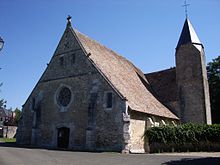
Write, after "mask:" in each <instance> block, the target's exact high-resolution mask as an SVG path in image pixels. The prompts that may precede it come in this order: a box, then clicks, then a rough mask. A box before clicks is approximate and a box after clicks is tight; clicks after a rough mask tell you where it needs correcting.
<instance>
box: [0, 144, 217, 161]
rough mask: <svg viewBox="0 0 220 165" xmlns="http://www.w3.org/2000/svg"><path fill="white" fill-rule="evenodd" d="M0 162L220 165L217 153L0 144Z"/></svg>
mask: <svg viewBox="0 0 220 165" xmlns="http://www.w3.org/2000/svg"><path fill="white" fill-rule="evenodd" d="M0 165H220V153H164V154H128V155H126V154H120V153H110V152H103V153H91V152H74V151H57V150H47V149H33V148H19V147H13V146H11V147H8V146H0Z"/></svg>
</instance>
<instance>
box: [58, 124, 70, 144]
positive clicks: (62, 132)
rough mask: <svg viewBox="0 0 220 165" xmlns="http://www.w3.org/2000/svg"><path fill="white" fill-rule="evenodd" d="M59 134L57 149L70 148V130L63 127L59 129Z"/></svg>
mask: <svg viewBox="0 0 220 165" xmlns="http://www.w3.org/2000/svg"><path fill="white" fill-rule="evenodd" d="M57 133H58V134H57V147H58V148H68V146H69V134H70V129H69V128H67V127H61V128H58V132H57Z"/></svg>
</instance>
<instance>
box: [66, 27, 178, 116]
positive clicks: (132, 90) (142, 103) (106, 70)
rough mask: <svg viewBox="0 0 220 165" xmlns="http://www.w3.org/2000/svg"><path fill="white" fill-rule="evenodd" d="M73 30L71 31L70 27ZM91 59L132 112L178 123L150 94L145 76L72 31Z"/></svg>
mask: <svg viewBox="0 0 220 165" xmlns="http://www.w3.org/2000/svg"><path fill="white" fill-rule="evenodd" d="M70 28H71V27H70ZM71 30H72V32H73V34H74V35H75V36H77V38H78V40H79V43H80V44H81V46H82V47H83V48H84V50H85V51H86V53H87V54H89V53H90V55H89V56H88V58H90V60H92V61H93V62H94V65H95V66H96V67H97V68H98V69H99V70H100V72H101V73H102V74H104V76H105V77H106V78H107V80H108V81H109V82H110V84H112V85H113V86H114V88H115V89H116V90H117V91H118V92H119V93H120V94H121V95H122V96H123V97H125V98H126V99H127V103H128V105H129V107H130V108H131V109H132V110H135V111H139V112H144V113H147V114H151V115H156V116H161V117H167V118H172V119H178V117H176V116H175V115H174V114H173V113H172V112H171V111H170V110H169V109H167V108H166V107H165V106H164V105H163V104H162V103H161V102H159V101H158V100H157V99H156V98H155V97H154V96H153V94H152V93H151V92H150V91H149V90H148V87H150V86H149V83H148V81H147V79H146V78H145V75H144V74H143V72H142V71H141V70H140V69H138V68H137V67H135V66H134V65H133V64H132V63H131V62H130V61H128V60H127V59H125V58H124V57H122V56H120V55H118V54H117V53H115V52H114V51H112V50H110V49H108V48H107V47H105V46H103V45H101V44H99V43H98V42H96V41H94V40H92V39H90V38H89V37H87V36H85V35H83V34H82V33H80V32H78V31H77V30H75V29H74V30H73V29H72V28H71Z"/></svg>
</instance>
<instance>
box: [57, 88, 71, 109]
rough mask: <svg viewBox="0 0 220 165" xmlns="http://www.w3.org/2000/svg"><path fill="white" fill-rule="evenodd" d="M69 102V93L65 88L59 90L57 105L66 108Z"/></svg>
mask: <svg viewBox="0 0 220 165" xmlns="http://www.w3.org/2000/svg"><path fill="white" fill-rule="evenodd" d="M70 101H71V91H70V89H69V88H67V87H63V88H61V90H60V92H59V94H58V97H57V102H58V104H59V105H61V106H63V107H66V106H67V105H68V104H69V103H70Z"/></svg>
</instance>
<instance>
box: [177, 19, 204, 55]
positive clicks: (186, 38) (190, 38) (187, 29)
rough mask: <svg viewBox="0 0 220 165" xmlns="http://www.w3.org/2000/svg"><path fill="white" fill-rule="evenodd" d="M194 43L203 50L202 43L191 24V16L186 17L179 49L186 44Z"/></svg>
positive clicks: (178, 45)
mask: <svg viewBox="0 0 220 165" xmlns="http://www.w3.org/2000/svg"><path fill="white" fill-rule="evenodd" d="M188 43H192V44H194V46H195V47H196V48H197V49H199V50H200V51H201V48H202V44H201V42H200V40H199V38H198V36H197V34H196V32H195V30H194V28H193V26H192V24H191V22H190V21H189V18H186V20H185V23H184V25H183V29H182V32H181V35H180V38H179V41H178V44H177V49H178V48H179V47H180V46H181V45H184V44H188Z"/></svg>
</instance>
